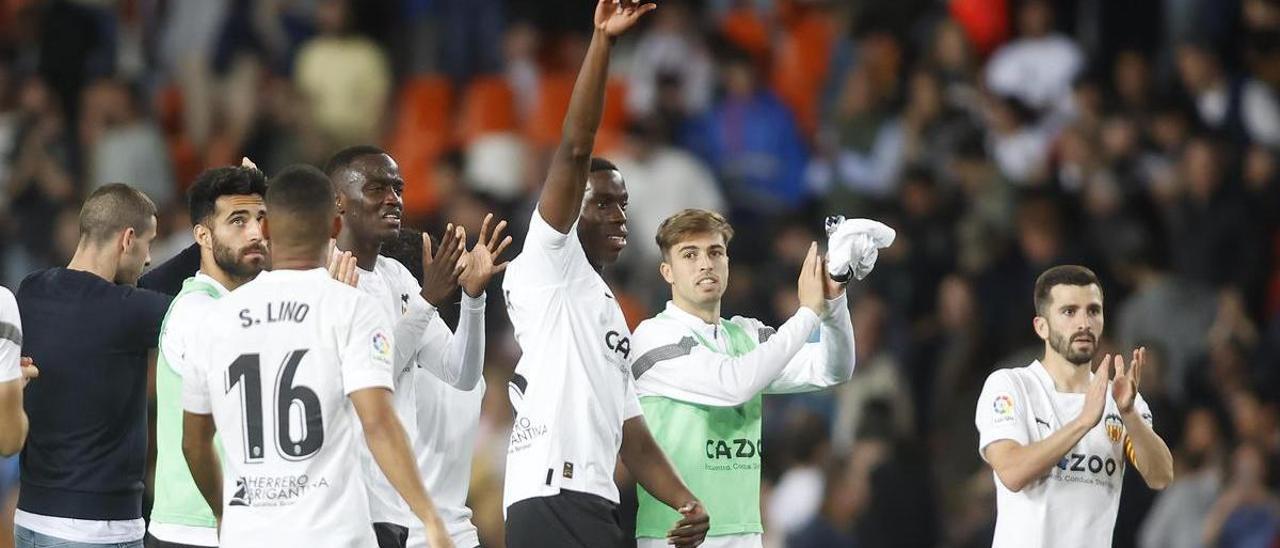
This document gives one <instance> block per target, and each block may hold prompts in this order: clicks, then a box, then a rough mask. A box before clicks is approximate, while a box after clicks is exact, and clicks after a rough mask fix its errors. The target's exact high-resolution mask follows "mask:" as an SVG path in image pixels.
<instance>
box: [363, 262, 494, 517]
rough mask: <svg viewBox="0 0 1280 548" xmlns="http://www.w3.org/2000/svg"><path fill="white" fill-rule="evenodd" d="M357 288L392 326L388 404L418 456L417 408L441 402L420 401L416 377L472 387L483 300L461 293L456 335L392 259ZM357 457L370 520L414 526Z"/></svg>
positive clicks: (372, 466)
mask: <svg viewBox="0 0 1280 548" xmlns="http://www.w3.org/2000/svg"><path fill="white" fill-rule="evenodd" d="M357 288H358V289H360V291H362V292H364V293H366V294H368V295H371V296H372V297H374V300H375V301H376V302H377V303H378V306H379V308H380V309H381V310H382V312H383V313H384V314H386V316H387V317H388V318H389V321H390V322H391V323H392V325H394V326H395V327H394V336H393V337H392V339H393V340H394V341H395V359H394V380H395V395H394V397H393V398H392V404H393V405H394V407H395V409H396V415H397V416H398V417H399V418H400V422H401V424H403V425H404V429H405V432H406V433H408V435H409V441H410V443H411V444H412V446H413V449H414V454H421V453H422V452H423V450H424V447H425V446H424V442H423V439H422V437H423V436H430V435H432V434H431V433H430V432H422V431H421V429H420V428H419V425H418V407H419V406H433V407H435V406H443V402H440V401H438V400H433V401H425V399H424V398H420V397H419V395H418V390H417V384H418V383H416V382H414V378H415V375H419V374H423V373H422V372H421V371H418V369H423V370H426V371H427V372H430V374H432V375H434V376H436V377H437V378H439V379H440V380H441V381H443V382H445V383H447V384H449V385H450V386H453V387H456V388H459V389H462V390H470V389H471V388H474V387H475V386H476V383H477V381H478V380H479V379H480V373H481V370H482V368H483V365H484V302H485V298H484V296H483V295H482V296H480V297H476V298H471V297H469V296H467V295H466V293H465V292H463V297H462V314H461V316H460V317H459V320H458V332H457V333H456V334H455V333H453V332H452V331H450V330H449V326H448V324H446V323H444V320H443V319H441V318H440V315H439V313H438V311H437V310H436V308H435V307H434V306H431V305H430V304H429V303H427V301H426V300H425V299H423V298H422V295H421V293H422V287H421V286H420V285H418V280H417V279H415V278H414V277H413V274H410V273H409V270H408V269H407V268H405V267H404V265H401V264H400V263H398V262H396V261H395V260H394V259H390V258H387V257H382V256H379V257H378V259H377V261H376V262H375V263H374V267H373V270H372V271H369V270H364V269H360V279H359V282H358V285H357ZM438 409H439V412H441V413H444V412H446V409H444V408H443V407H439V408H438ZM474 426H475V425H474V421H473V424H472V427H473V428H474ZM360 452H361V457H362V458H361V465H362V468H363V470H364V473H365V476H366V479H367V484H368V491H369V510H370V514H371V515H372V517H373V521H374V522H375V523H378V522H386V523H395V524H398V525H403V526H406V527H409V526H413V525H416V524H417V522H418V520H417V518H416V517H414V516H413V513H412V512H410V510H409V507H408V505H407V504H405V502H404V499H402V498H401V497H400V494H399V493H397V492H396V490H395V488H394V487H392V486H391V483H390V482H388V481H387V479H386V476H385V475H383V473H382V469H381V468H379V467H378V465H377V463H376V462H375V461H374V460H373V455H372V454H371V453H369V451H368V449H367V448H366V449H362V450H361V451H360ZM426 487H427V491H428V492H429V493H433V494H434V493H435V489H433V487H435V486H433V485H430V484H427V485H426ZM463 499H464V500H463V501H461V502H460V503H459V504H465V502H466V501H465V495H464V497H463ZM436 504H437V505H439V506H444V505H445V501H441V500H436Z"/></svg>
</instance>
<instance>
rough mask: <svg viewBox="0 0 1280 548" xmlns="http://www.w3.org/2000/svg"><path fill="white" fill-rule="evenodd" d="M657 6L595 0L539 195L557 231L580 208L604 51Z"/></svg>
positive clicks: (564, 230)
mask: <svg viewBox="0 0 1280 548" xmlns="http://www.w3.org/2000/svg"><path fill="white" fill-rule="evenodd" d="M657 7H658V6H657V5H656V4H651V3H650V4H639V3H637V2H636V1H635V0H599V1H598V2H597V3H596V13H595V32H593V33H592V35H591V45H590V46H589V47H588V48H587V57H586V59H585V60H583V62H582V68H581V69H579V71H578V79H577V81H576V82H574V84H573V95H572V97H571V98H570V99H569V110H568V112H567V113H565V118H564V126H563V128H562V129H561V135H560V145H559V146H558V147H556V151H555V155H554V156H552V158H551V168H550V169H549V170H548V172H547V179H546V182H544V183H543V185H542V194H541V195H540V196H539V197H538V213H539V214H541V215H542V218H543V219H544V220H546V221H547V224H549V225H551V227H552V228H554V229H556V230H557V231H559V232H560V233H561V234H568V233H569V229H570V228H571V227H572V226H573V223H574V222H575V221H577V220H578V213H579V211H581V209H582V195H583V194H584V193H585V192H586V184H587V175H588V169H589V168H590V166H591V151H592V150H593V149H594V148H595V141H596V130H597V129H598V128H599V127H600V117H601V115H602V113H603V112H604V90H605V83H606V82H607V80H608V77H609V51H610V50H611V49H612V46H613V42H614V40H616V39H617V37H618V36H619V35H621V34H622V33H623V32H626V31H627V29H629V28H631V26H632V25H634V24H635V22H636V21H637V20H639V19H640V17H641V16H642V15H644V14H646V13H648V12H650V11H653V10H654V9H656V8H657Z"/></svg>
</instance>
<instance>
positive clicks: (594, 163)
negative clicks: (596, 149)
mask: <svg viewBox="0 0 1280 548" xmlns="http://www.w3.org/2000/svg"><path fill="white" fill-rule="evenodd" d="M597 171H618V166H615V165H613V162H610V161H608V160H606V159H604V158H600V157H598V156H593V157H592V158H591V169H589V170H588V172H589V173H595V172H597Z"/></svg>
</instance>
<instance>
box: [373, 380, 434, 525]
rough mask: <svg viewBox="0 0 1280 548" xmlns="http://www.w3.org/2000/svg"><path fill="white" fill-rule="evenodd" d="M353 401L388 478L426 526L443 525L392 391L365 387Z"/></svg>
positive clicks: (376, 459) (374, 456) (383, 471)
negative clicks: (399, 414) (396, 406)
mask: <svg viewBox="0 0 1280 548" xmlns="http://www.w3.org/2000/svg"><path fill="white" fill-rule="evenodd" d="M351 403H352V405H353V406H354V407H355V409H356V415H357V416H359V418H360V425H361V426H362V427H363V428H364V437H365V443H367V444H369V452H370V453H372V454H373V459H374V461H376V462H377V463H378V468H380V469H381V470H382V473H383V474H384V475H386V477H387V481H388V482H390V483H391V486H392V487H394V488H395V490H396V492H397V493H399V494H400V496H401V497H402V498H403V499H404V501H405V502H406V503H408V504H409V509H410V510H412V511H413V513H414V515H415V516H417V517H418V519H420V520H422V523H423V525H424V526H426V527H428V528H431V527H442V526H443V523H442V522H441V521H440V516H439V515H437V514H436V508H435V504H433V503H432V502H431V497H429V496H428V495H427V489H426V488H425V487H423V486H422V477H421V476H420V475H419V474H418V465H417V463H416V462H414V460H413V451H412V450H411V449H410V448H409V436H408V435H407V434H406V433H405V430H404V426H403V425H402V424H400V418H399V417H397V416H396V412H395V408H393V407H392V406H391V391H390V390H387V389H385V388H366V389H364V390H357V391H355V392H352V393H351Z"/></svg>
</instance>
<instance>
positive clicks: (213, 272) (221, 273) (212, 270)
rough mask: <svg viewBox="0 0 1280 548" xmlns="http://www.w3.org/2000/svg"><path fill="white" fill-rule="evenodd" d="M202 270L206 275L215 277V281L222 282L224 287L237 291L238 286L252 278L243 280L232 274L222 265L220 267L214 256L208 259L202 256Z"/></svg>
mask: <svg viewBox="0 0 1280 548" xmlns="http://www.w3.org/2000/svg"><path fill="white" fill-rule="evenodd" d="M200 272H203V273H204V275H205V276H208V277H210V278H213V280H214V281H216V282H218V283H219V284H221V285H222V288H223V289H226V290H227V291H235V290H236V288H238V287H240V286H242V285H244V284H246V283H249V280H251V279H252V278H249V279H248V280H241V279H239V278H235V277H233V276H231V275H230V274H228V273H227V271H225V270H223V269H222V267H219V266H218V263H217V262H215V261H214V260H213V258H212V257H210V258H209V259H207V260H206V259H205V258H204V257H201V258H200Z"/></svg>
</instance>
